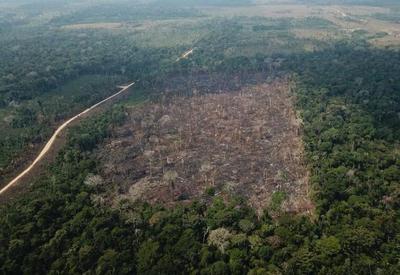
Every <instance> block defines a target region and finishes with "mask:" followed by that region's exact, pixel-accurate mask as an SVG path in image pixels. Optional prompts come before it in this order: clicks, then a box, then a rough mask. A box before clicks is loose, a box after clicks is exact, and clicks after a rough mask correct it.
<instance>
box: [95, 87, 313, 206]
mask: <svg viewBox="0 0 400 275" xmlns="http://www.w3.org/2000/svg"><path fill="white" fill-rule="evenodd" d="M300 128H301V127H300V121H299V120H298V119H297V118H296V115H295V112H294V111H293V108H292V98H291V95H290V92H289V87H288V82H287V81H284V80H277V81H274V82H271V83H269V84H266V83H264V84H256V85H248V86H245V87H243V88H241V89H240V90H237V91H233V92H232V91H231V92H227V91H226V92H219V93H214V94H201V95H193V96H186V97H185V96H165V97H163V98H162V99H160V100H159V101H158V102H149V103H146V104H144V105H142V106H140V107H135V108H132V109H130V111H129V119H128V121H127V122H126V123H125V124H124V125H123V126H121V127H118V128H117V129H115V130H114V133H113V137H112V138H111V139H109V140H108V141H107V143H106V144H105V145H104V146H103V147H102V149H100V150H99V151H98V152H97V154H98V158H99V160H100V162H101V163H102V172H101V175H100V176H101V178H99V177H97V178H96V177H95V179H94V181H96V180H97V181H99V182H103V184H104V185H108V186H113V188H110V187H108V188H107V190H108V191H107V192H104V193H100V194H99V195H98V196H97V199H100V200H102V201H106V202H108V203H111V204H114V205H115V204H117V203H118V201H120V200H122V199H129V200H132V201H137V200H141V201H147V202H150V203H162V204H165V205H170V206H171V205H174V204H175V203H177V202H178V201H180V202H188V201H191V200H193V199H205V200H207V198H209V197H210V196H209V195H210V194H212V193H214V192H215V193H216V195H219V196H222V197H224V198H226V199H227V198H230V197H235V196H241V197H244V198H246V199H247V200H248V201H249V203H250V204H251V205H252V206H253V207H254V208H255V209H257V210H262V209H263V208H265V207H268V206H271V204H272V203H271V198H272V197H273V194H274V193H275V194H282V196H283V197H284V198H285V200H284V202H283V204H282V205H281V209H283V210H284V211H288V212H295V213H304V212H309V211H310V210H311V208H312V204H311V203H310V200H309V196H308V180H307V179H308V172H307V169H306V168H305V166H304V163H303V156H302V154H303V146H302V141H301V135H300ZM89 181H90V179H89ZM207 194H208V195H207Z"/></svg>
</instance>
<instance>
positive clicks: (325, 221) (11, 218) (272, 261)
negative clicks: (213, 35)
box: [0, 43, 400, 274]
mask: <svg viewBox="0 0 400 275" xmlns="http://www.w3.org/2000/svg"><path fill="white" fill-rule="evenodd" d="M204 54H206V53H204ZM398 56H399V52H397V51H388V50H376V49H373V48H371V47H369V46H367V45H364V44H360V45H357V47H355V46H354V45H351V44H349V43H340V44H337V45H334V46H332V47H330V48H329V49H326V50H324V51H321V52H314V53H307V54H296V55H291V56H280V57H279V58H281V59H284V62H283V65H282V67H281V68H280V70H283V71H285V73H287V74H290V75H291V78H292V80H291V81H292V82H293V83H294V85H293V87H294V88H293V91H292V92H293V93H294V94H295V96H296V98H297V108H298V110H299V112H300V113H301V117H302V118H303V123H304V141H305V144H306V154H307V161H308V163H309V166H310V169H311V181H312V188H313V193H314V195H313V199H314V201H315V203H316V204H317V210H316V213H315V215H313V216H296V215H290V214H285V213H281V214H280V215H279V216H278V217H275V218H271V216H270V215H269V214H268V213H269V212H270V209H266V210H265V212H264V214H263V215H262V216H261V217H259V216H257V215H256V213H255V212H254V210H252V209H251V208H249V207H248V206H247V205H246V202H245V201H243V199H241V198H240V197H238V198H235V199H233V200H232V201H230V202H229V203H226V202H223V201H222V200H221V199H220V198H218V197H217V196H216V197H215V198H212V197H213V196H214V194H213V193H212V192H210V193H208V194H205V195H206V196H210V197H211V198H212V199H213V202H212V203H211V204H210V205H206V204H204V203H201V202H193V203H192V204H191V205H189V206H179V207H176V208H174V209H168V208H164V207H162V206H150V205H148V204H145V203H136V204H132V203H130V202H128V201H127V202H126V203H122V204H121V205H119V206H118V208H116V209H115V208H104V207H99V205H97V204H96V203H95V202H94V201H93V200H91V196H92V194H95V193H96V192H97V191H96V190H97V189H99V188H100V189H101V188H106V187H105V186H101V185H94V184H91V182H90V180H88V178H90V177H88V175H91V174H96V172H97V170H96V169H98V168H97V166H96V160H95V159H94V158H93V155H92V154H91V151H92V150H93V149H94V148H96V146H98V145H99V144H101V142H102V140H103V139H105V138H107V137H108V136H109V134H110V129H111V127H113V125H118V124H119V123H121V122H123V120H124V119H125V111H124V107H123V106H117V107H115V108H113V109H112V110H110V111H109V112H107V113H106V114H104V115H100V116H98V117H96V118H93V119H90V120H88V121H86V122H84V123H82V125H80V126H78V127H76V128H74V129H73V130H71V131H70V133H69V142H68V145H67V146H66V148H65V149H63V151H62V153H60V155H59V156H58V159H57V161H56V163H54V164H53V165H52V166H51V168H50V169H49V171H48V176H45V177H43V178H41V179H38V180H36V183H35V185H36V187H35V188H34V189H33V190H32V191H31V192H29V193H27V194H26V195H24V196H23V197H21V198H19V199H17V200H16V201H14V202H12V203H10V204H8V205H4V206H2V207H1V218H0V219H1V220H0V222H1V224H2V226H1V229H0V244H1V245H0V247H1V248H0V261H1V262H0V263H1V264H0V265H1V269H2V272H3V273H6V274H14V273H15V274H21V273H26V274H34V273H46V272H51V273H59V272H61V273H76V274H78V273H79V274H81V273H86V272H88V273H90V274H92V273H96V274H133V273H137V274H143V273H147V274H188V273H191V274H244V273H248V274H280V273H284V274H381V273H383V272H384V273H385V274H397V273H398V271H399V270H400V265H399V261H398V255H399V253H400V251H399V247H400V222H399V220H400V219H399V214H400V212H399V210H398V209H399V195H400V192H399V187H398V182H399V180H400V176H399V175H400V161H399V160H400V151H399V143H398V138H399V133H400V126H399V125H400V123H399V119H400V117H399V111H400V110H399V106H400V105H399V103H400V102H399V100H400V94H399V91H400V89H399V88H400V79H399V78H398V75H399V73H400V67H399V65H398V64H397V63H398V62H397V60H398V58H396V57H398ZM198 58H199V59H201V60H206V56H205V57H204V58H205V59H202V58H201V57H198ZM266 58H267V57H266V56H264V57H263V56H258V57H257V58H231V59H225V60H224V61H223V62H222V63H220V64H218V66H212V67H213V68H212V69H210V70H215V71H218V70H221V68H224V69H223V70H225V68H233V67H234V66H235V64H238V63H240V68H238V67H236V68H235V70H240V71H241V72H242V73H246V72H247V73H248V72H250V71H257V70H258V71H259V70H264V71H267V69H266V68H265V67H266V66H267V65H266V63H265V60H266ZM275 58H278V57H275ZM203 65H204V64H203ZM203 65H201V66H202V68H204V66H203ZM179 66H181V67H182V66H183V67H185V66H186V67H187V66H191V67H192V68H193V69H195V68H196V66H197V65H196V60H195V59H194V60H192V63H188V62H186V63H183V64H181V65H179ZM179 66H178V68H176V70H178V72H179V71H180V70H182V69H180V68H179ZM181 73H182V72H181ZM144 82H145V81H144ZM144 82H143V83H144ZM278 203H279V202H278Z"/></svg>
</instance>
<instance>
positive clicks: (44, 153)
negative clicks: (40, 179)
mask: <svg viewBox="0 0 400 275" xmlns="http://www.w3.org/2000/svg"><path fill="white" fill-rule="evenodd" d="M134 84H135V82H132V83H130V84H129V85H127V86H122V87H121V88H122V89H121V90H120V91H118V92H117V93H115V94H113V95H112V96H110V97H107V98H106V99H104V100H102V101H100V102H98V103H96V104H94V105H93V106H91V107H89V108H87V109H86V110H84V111H83V112H81V113H79V114H77V115H76V116H74V117H72V118H70V119H69V120H67V121H66V122H64V123H63V124H62V125H61V126H60V127H58V128H57V130H56V131H55V132H54V134H53V135H52V136H51V138H50V139H49V141H48V142H47V143H46V145H45V146H44V148H43V149H42V150H41V151H40V153H39V155H38V156H37V157H36V158H35V160H34V161H33V162H32V164H31V165H30V166H29V167H28V168H26V169H25V170H24V171H23V172H21V173H20V174H19V175H18V176H16V177H15V178H14V179H13V180H12V181H10V182H9V183H8V184H7V185H6V186H4V187H3V188H2V189H1V190H0V195H1V194H3V193H5V192H6V191H7V190H9V189H10V188H11V187H12V186H14V185H15V184H16V183H18V182H19V181H20V180H21V179H22V178H24V177H27V176H28V175H29V174H30V173H31V172H32V171H33V170H34V168H36V166H38V164H39V163H40V162H41V161H42V160H43V159H44V158H45V157H46V156H47V155H48V154H49V153H51V152H53V151H57V150H53V149H54V147H57V146H56V145H57V142H58V141H59V140H60V139H59V136H60V134H61V133H62V132H63V130H64V129H65V128H67V127H68V126H70V125H71V124H72V123H73V122H74V121H77V120H78V119H79V118H81V117H82V116H84V115H85V114H88V113H89V112H91V111H92V110H93V109H95V108H97V107H98V106H100V105H102V104H104V103H106V102H108V101H110V100H111V99H113V98H115V97H117V96H119V95H120V94H122V93H123V92H125V91H126V90H128V89H129V88H130V87H131V86H132V85H134ZM61 143H62V142H61Z"/></svg>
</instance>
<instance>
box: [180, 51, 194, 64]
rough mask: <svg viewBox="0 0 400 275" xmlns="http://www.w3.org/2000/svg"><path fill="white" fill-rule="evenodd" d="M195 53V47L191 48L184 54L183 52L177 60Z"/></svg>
mask: <svg viewBox="0 0 400 275" xmlns="http://www.w3.org/2000/svg"><path fill="white" fill-rule="evenodd" d="M192 53H193V49H190V50H189V51H187V52H185V53H184V54H182V55H181V56H180V57H179V58H178V59H176V62H178V61H180V60H182V59H185V58H187V57H188V56H189V55H191V54H192Z"/></svg>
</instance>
